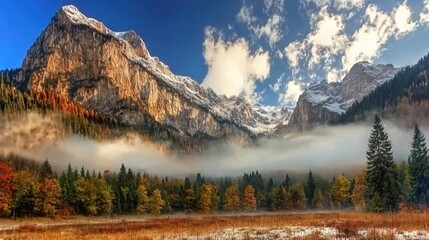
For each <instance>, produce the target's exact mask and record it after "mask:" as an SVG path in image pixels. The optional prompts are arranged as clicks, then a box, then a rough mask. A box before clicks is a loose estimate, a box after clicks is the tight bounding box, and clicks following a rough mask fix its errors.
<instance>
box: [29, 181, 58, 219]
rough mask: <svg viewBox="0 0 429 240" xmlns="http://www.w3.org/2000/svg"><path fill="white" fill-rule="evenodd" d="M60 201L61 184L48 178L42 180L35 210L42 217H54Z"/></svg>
mask: <svg viewBox="0 0 429 240" xmlns="http://www.w3.org/2000/svg"><path fill="white" fill-rule="evenodd" d="M59 199H60V184H59V183H58V180H57V179H54V178H51V177H46V178H44V179H42V180H41V182H40V184H39V189H38V191H37V198H36V206H35V210H36V212H38V213H39V214H40V215H42V216H54V215H55V214H56V212H57V207H58V204H59Z"/></svg>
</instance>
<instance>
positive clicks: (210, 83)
mask: <svg viewBox="0 0 429 240" xmlns="http://www.w3.org/2000/svg"><path fill="white" fill-rule="evenodd" d="M214 34H215V29H213V28H211V27H208V28H206V29H205V40H204V44H203V45H204V54H203V55H204V59H205V62H206V64H207V66H208V72H207V75H206V77H205V79H204V81H203V83H202V85H203V86H204V87H206V88H212V89H213V90H214V91H215V92H216V93H218V94H225V95H226V96H233V95H242V96H244V97H246V98H247V99H248V100H250V101H251V102H254V101H256V100H257V99H256V98H257V96H256V94H255V82H256V81H257V80H259V81H262V80H264V79H266V78H267V77H268V76H269V74H270V57H269V54H268V52H264V51H262V50H261V49H259V50H258V51H256V52H254V53H252V52H251V51H250V50H249V45H248V42H247V41H246V40H245V39H243V38H239V39H237V40H235V41H234V42H230V41H225V40H223V39H222V37H218V38H217V39H216V38H215V37H214Z"/></svg>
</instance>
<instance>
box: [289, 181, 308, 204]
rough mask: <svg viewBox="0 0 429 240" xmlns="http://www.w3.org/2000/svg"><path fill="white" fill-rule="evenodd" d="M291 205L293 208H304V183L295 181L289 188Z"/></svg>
mask: <svg viewBox="0 0 429 240" xmlns="http://www.w3.org/2000/svg"><path fill="white" fill-rule="evenodd" d="M290 191H291V199H292V206H293V207H294V208H304V207H305V204H306V198H305V190H304V185H302V184H301V183H295V184H294V185H292V187H291V189H290Z"/></svg>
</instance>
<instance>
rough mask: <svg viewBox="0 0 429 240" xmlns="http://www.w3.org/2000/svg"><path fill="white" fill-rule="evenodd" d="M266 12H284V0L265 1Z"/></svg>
mask: <svg viewBox="0 0 429 240" xmlns="http://www.w3.org/2000/svg"><path fill="white" fill-rule="evenodd" d="M264 6H265V11H266V12H268V11H269V10H270V9H273V10H274V11H276V12H283V9H284V8H283V7H284V0H264Z"/></svg>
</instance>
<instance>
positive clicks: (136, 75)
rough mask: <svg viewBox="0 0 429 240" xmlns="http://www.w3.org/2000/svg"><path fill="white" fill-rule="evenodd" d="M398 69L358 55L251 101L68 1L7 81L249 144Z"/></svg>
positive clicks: (357, 96)
mask: <svg viewBox="0 0 429 240" xmlns="http://www.w3.org/2000/svg"><path fill="white" fill-rule="evenodd" d="M398 72H399V73H400V72H401V69H399V68H395V67H394V66H393V65H391V64H387V65H382V64H377V65H375V64H371V63H369V62H359V63H356V64H355V65H354V66H353V67H352V68H351V69H350V71H349V72H348V74H347V75H346V76H345V77H344V78H343V79H342V81H340V82H332V83H328V82H327V81H326V80H324V81H321V82H315V83H311V84H310V85H309V86H307V88H306V90H305V91H304V92H303V94H301V96H300V97H299V100H298V102H297V105H296V107H295V108H289V107H282V106H264V105H261V104H251V103H249V102H248V101H246V99H244V98H242V97H239V96H237V97H226V96H224V95H218V94H216V93H215V92H214V91H213V90H211V89H205V88H203V87H202V86H200V85H199V84H198V83H197V82H196V81H194V80H193V79H191V78H189V77H186V76H178V75H175V74H174V73H172V72H171V71H170V69H169V67H168V66H167V65H166V64H164V63H163V62H161V61H160V60H159V59H158V58H157V57H154V56H151V54H150V53H149V51H148V50H147V48H146V45H145V43H144V41H143V40H142V38H141V37H139V36H138V35H137V34H136V33H135V32H134V31H127V32H114V31H112V30H110V29H109V28H107V27H106V26H105V25H104V24H103V23H101V22H99V21H97V20H95V19H92V18H88V17H86V16H85V15H84V14H82V13H81V12H80V11H79V10H78V9H77V8H76V7H74V6H71V5H69V6H64V7H62V8H61V9H60V10H59V11H58V13H57V14H56V15H55V16H54V17H53V18H52V21H51V22H50V24H49V25H48V26H47V27H46V29H45V30H44V31H43V32H42V33H41V35H40V36H39V37H38V38H37V40H36V42H35V43H34V44H33V45H32V46H31V48H30V49H29V51H28V53H27V56H26V57H25V59H24V60H23V63H22V66H21V68H20V69H17V70H16V71H14V74H13V77H12V79H13V81H11V82H10V83H9V84H10V85H13V86H15V87H16V88H18V89H20V90H21V91H23V92H41V91H48V92H50V93H52V94H53V95H55V96H56V97H58V98H59V99H65V100H66V101H69V102H73V103H75V104H77V105H79V106H81V107H82V108H84V109H89V110H90V111H94V112H96V113H99V114H100V115H102V116H107V117H108V118H110V119H113V121H115V122H117V124H118V125H119V126H123V127H127V128H130V129H132V130H134V131H137V132H141V133H144V134H147V135H148V136H150V137H151V138H153V139H161V140H172V139H173V141H174V142H178V143H180V144H179V145H187V146H194V147H195V146H199V147H201V146H206V145H210V144H216V143H218V142H230V143H233V144H239V145H247V144H252V143H254V142H255V141H257V139H258V138H260V137H283V136H285V135H286V134H288V133H290V132H296V131H306V130H309V129H311V128H312V127H315V126H317V125H320V124H328V123H332V122H338V121H339V120H340V119H341V116H342V115H346V114H347V112H348V111H349V109H351V108H353V107H355V106H356V105H357V104H358V103H360V102H362V101H363V99H365V97H367V96H368V95H370V94H372V93H373V92H374V91H375V90H376V89H378V88H380V86H384V85H386V83H388V82H389V80H391V79H394V77H395V76H396V75H397V74H398Z"/></svg>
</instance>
